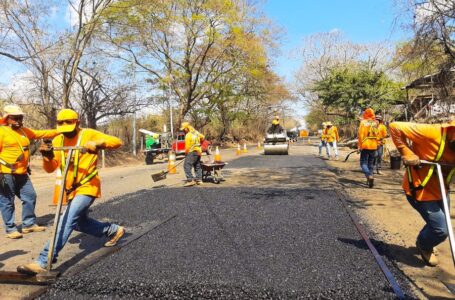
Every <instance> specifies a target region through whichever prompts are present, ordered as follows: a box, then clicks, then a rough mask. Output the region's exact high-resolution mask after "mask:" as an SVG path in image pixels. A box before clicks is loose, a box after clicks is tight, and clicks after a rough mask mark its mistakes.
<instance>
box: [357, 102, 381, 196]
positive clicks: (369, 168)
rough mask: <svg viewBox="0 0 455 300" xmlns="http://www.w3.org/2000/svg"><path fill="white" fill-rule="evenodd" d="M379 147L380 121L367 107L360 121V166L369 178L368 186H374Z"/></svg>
mask: <svg viewBox="0 0 455 300" xmlns="http://www.w3.org/2000/svg"><path fill="white" fill-rule="evenodd" d="M377 149H378V122H377V121H376V120H375V119H374V111H373V109H371V108H367V109H366V110H365V112H364V113H363V119H362V120H361V121H360V126H359V132H358V150H359V151H360V167H361V168H362V171H363V173H364V174H365V177H366V178H367V184H368V187H370V188H372V187H373V186H374V177H373V171H374V170H373V163H374V159H375V156H376V150H377Z"/></svg>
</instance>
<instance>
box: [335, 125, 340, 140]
mask: <svg viewBox="0 0 455 300" xmlns="http://www.w3.org/2000/svg"><path fill="white" fill-rule="evenodd" d="M334 129H335V140H336V141H337V143H338V141H339V140H340V136H339V134H338V128H336V127H335V128H334Z"/></svg>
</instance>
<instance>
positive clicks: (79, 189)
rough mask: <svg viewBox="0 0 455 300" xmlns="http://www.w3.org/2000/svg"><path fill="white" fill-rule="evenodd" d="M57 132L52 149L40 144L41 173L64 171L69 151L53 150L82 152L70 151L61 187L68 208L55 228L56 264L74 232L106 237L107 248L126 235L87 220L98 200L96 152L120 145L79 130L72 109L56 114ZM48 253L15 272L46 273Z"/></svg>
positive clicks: (96, 133)
mask: <svg viewBox="0 0 455 300" xmlns="http://www.w3.org/2000/svg"><path fill="white" fill-rule="evenodd" d="M57 130H58V131H59V132H60V133H61V134H60V135H58V136H57V137H55V138H54V140H53V141H52V146H51V145H49V144H43V145H41V147H40V151H41V153H42V155H43V167H44V170H46V171H47V172H48V173H52V172H54V171H55V170H56V169H57V168H61V169H62V170H63V169H64V167H65V166H64V164H65V160H66V156H67V154H68V153H67V152H68V151H53V147H61V146H83V148H84V150H85V151H79V150H75V151H73V153H74V154H73V157H72V159H71V160H72V166H70V168H69V170H68V175H67V177H66V181H65V184H64V186H65V189H66V195H67V200H68V206H67V208H66V210H65V212H64V213H63V215H62V217H61V218H60V221H59V224H58V229H57V235H56V242H55V251H54V255H53V261H56V259H57V257H58V253H59V252H60V251H61V250H62V249H63V247H64V246H65V244H66V242H67V241H68V239H69V237H70V235H71V233H72V232H73V230H76V231H80V232H83V233H86V234H90V235H93V236H97V237H102V236H105V237H107V238H108V239H109V240H108V241H107V242H106V244H105V245H104V246H106V247H110V246H114V245H116V244H117V242H118V241H119V240H120V239H121V238H122V236H123V235H124V234H125V229H124V228H123V227H121V226H119V225H116V224H112V223H102V222H99V221H97V220H94V219H91V218H89V216H88V211H89V208H90V206H91V205H92V204H93V202H94V200H95V198H98V197H100V196H101V190H100V178H99V175H98V170H97V169H96V164H97V160H98V150H100V149H116V148H118V147H120V146H121V145H122V142H121V141H120V139H118V138H116V137H113V136H109V135H106V134H103V133H101V132H99V131H96V130H93V129H83V128H80V127H79V119H78V114H77V113H76V112H75V111H73V110H71V109H63V110H61V111H60V112H59V113H58V115H57ZM48 251H49V242H47V243H46V245H45V246H44V249H43V250H42V251H41V253H40V255H39V257H38V258H37V260H36V261H35V262H34V263H30V264H27V265H21V266H18V267H17V271H18V272H20V273H25V274H37V273H41V272H44V271H46V267H47V263H48V261H47V257H48Z"/></svg>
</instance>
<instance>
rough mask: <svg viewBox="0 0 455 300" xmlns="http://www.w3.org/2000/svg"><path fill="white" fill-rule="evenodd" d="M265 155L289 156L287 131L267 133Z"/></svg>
mask: <svg viewBox="0 0 455 300" xmlns="http://www.w3.org/2000/svg"><path fill="white" fill-rule="evenodd" d="M264 154H265V155H288V154H289V138H288V136H287V134H286V130H282V131H281V132H267V133H266V135H265V139H264Z"/></svg>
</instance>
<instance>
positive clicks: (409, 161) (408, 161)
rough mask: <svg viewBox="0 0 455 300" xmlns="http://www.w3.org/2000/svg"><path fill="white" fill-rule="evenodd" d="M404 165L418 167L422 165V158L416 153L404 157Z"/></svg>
mask: <svg viewBox="0 0 455 300" xmlns="http://www.w3.org/2000/svg"><path fill="white" fill-rule="evenodd" d="M403 164H404V165H405V166H418V165H420V158H419V157H418V156H417V155H415V154H414V153H412V154H411V153H410V154H407V155H404V156H403Z"/></svg>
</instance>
